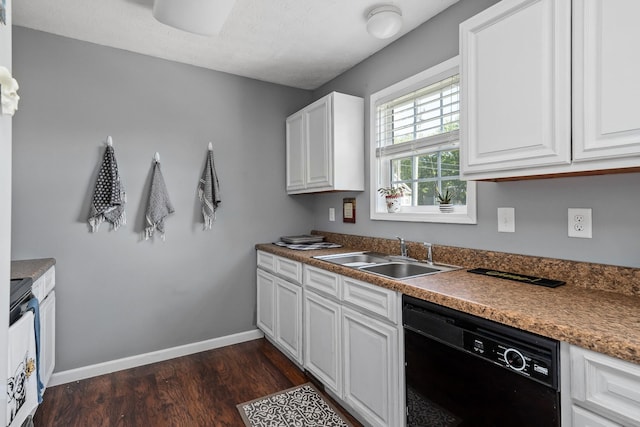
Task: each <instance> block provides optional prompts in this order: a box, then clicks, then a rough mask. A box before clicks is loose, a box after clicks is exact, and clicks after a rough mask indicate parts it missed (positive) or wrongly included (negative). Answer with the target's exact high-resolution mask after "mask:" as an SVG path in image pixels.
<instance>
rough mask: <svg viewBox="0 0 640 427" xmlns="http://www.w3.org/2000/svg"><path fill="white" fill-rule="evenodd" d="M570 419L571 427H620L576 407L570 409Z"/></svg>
mask: <svg viewBox="0 0 640 427" xmlns="http://www.w3.org/2000/svg"><path fill="white" fill-rule="evenodd" d="M571 419H572V422H571V426H572V427H622V426H621V425H620V424H616V423H614V422H613V421H609V420H607V419H606V418H602V417H600V416H598V415H596V414H594V413H593V412H589V411H586V410H584V409H582V408H581V407H579V406H576V405H573V406H572V407H571Z"/></svg>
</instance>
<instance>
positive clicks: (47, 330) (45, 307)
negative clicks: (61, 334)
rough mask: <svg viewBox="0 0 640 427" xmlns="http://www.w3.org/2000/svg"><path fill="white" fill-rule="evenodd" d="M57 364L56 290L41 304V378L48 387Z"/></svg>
mask: <svg viewBox="0 0 640 427" xmlns="http://www.w3.org/2000/svg"><path fill="white" fill-rule="evenodd" d="M55 364H56V292H55V291H51V293H49V295H48V296H47V298H45V300H44V301H43V302H42V304H40V379H41V380H42V384H44V386H45V387H46V386H47V384H48V383H49V379H51V374H53V368H54V367H55Z"/></svg>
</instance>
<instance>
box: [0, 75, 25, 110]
mask: <svg viewBox="0 0 640 427" xmlns="http://www.w3.org/2000/svg"><path fill="white" fill-rule="evenodd" d="M19 87H20V86H18V82H17V80H16V79H14V78H13V77H12V76H11V73H10V72H9V70H8V69H7V68H5V67H2V66H0V101H1V106H0V112H1V113H2V114H7V115H9V116H13V114H14V113H15V112H16V110H17V109H18V101H19V100H20V96H18V88H19Z"/></svg>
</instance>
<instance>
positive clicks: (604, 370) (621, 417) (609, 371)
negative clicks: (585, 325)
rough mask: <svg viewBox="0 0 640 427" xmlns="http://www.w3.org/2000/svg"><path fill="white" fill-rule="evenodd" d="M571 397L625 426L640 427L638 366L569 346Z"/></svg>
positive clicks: (639, 374)
mask: <svg viewBox="0 0 640 427" xmlns="http://www.w3.org/2000/svg"><path fill="white" fill-rule="evenodd" d="M570 355H571V397H572V398H573V399H574V400H575V401H576V402H578V403H579V404H580V406H583V407H585V408H588V409H590V410H593V411H594V412H597V413H598V414H601V415H604V416H606V417H607V418H610V419H611V420H614V421H617V422H620V423H621V424H623V425H625V426H640V366H639V365H635V364H633V363H629V362H625V361H623V360H619V359H615V358H613V357H609V356H606V355H604V354H600V353H596V352H593V351H590V350H586V349H583V348H580V347H576V346H571V348H570Z"/></svg>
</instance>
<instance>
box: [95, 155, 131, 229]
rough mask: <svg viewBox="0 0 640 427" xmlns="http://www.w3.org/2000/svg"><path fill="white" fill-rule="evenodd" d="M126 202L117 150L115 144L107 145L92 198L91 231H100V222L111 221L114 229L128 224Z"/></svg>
mask: <svg viewBox="0 0 640 427" xmlns="http://www.w3.org/2000/svg"><path fill="white" fill-rule="evenodd" d="M125 203H126V195H125V192H124V186H123V185H122V181H121V180H120V174H119V173H118V164H117V162H116V156H115V151H114V150H113V146H111V145H107V148H106V149H105V151H104V157H103V159H102V165H101V166H100V172H99V173H98V179H97V181H96V187H95V190H94V192H93V199H92V200H91V212H90V213H89V225H90V226H91V232H92V233H95V232H96V231H98V228H99V227H100V224H102V223H103V222H104V221H107V222H109V223H111V225H112V226H113V229H114V230H117V229H118V228H119V227H120V226H121V225H123V224H126V223H127V217H126V215H125V212H124V205H125Z"/></svg>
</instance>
